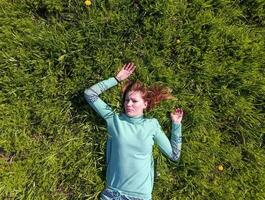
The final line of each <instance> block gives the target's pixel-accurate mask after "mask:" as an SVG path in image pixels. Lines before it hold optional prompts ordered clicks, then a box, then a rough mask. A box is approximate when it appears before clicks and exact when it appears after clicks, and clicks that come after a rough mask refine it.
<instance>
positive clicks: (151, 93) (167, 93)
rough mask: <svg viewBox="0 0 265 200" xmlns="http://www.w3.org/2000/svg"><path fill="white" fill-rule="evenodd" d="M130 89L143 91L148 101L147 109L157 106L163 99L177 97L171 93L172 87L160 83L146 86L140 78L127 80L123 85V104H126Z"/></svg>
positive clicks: (143, 96) (144, 98) (143, 95)
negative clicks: (133, 80)
mask: <svg viewBox="0 0 265 200" xmlns="http://www.w3.org/2000/svg"><path fill="white" fill-rule="evenodd" d="M130 91H139V92H141V94H142V98H143V100H144V101H147V108H146V110H147V111H150V110H151V109H152V108H154V107H155V106H157V105H158V104H159V103H160V102H161V101H162V100H166V99H175V97H174V96H172V95H171V91H172V90H171V89H169V88H168V87H165V86H162V85H160V84H158V83H154V84H152V85H151V86H149V87H146V86H145V85H144V84H143V83H142V82H141V81H139V80H137V81H135V82H132V81H130V80H127V81H126V82H125V83H124V85H123V86H122V105H124V101H125V97H126V94H127V93H128V92H130Z"/></svg>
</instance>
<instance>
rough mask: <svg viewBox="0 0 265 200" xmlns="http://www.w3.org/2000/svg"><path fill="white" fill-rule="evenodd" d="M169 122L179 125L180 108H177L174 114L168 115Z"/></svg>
mask: <svg viewBox="0 0 265 200" xmlns="http://www.w3.org/2000/svg"><path fill="white" fill-rule="evenodd" d="M170 116H171V120H172V121H173V122H175V123H177V124H181V120H182V117H183V110H182V109H181V108H177V109H176V110H175V111H174V112H171V113H170Z"/></svg>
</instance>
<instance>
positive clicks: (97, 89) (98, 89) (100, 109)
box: [84, 77, 118, 121]
mask: <svg viewBox="0 0 265 200" xmlns="http://www.w3.org/2000/svg"><path fill="white" fill-rule="evenodd" d="M117 83H118V82H117V80H116V79H115V78H114V77H112V78H109V79H107V80H104V81H101V82H99V83H96V84H95V85H93V86H91V87H90V88H88V89H86V90H85V92H84V95H85V99H86V101H87V102H88V103H89V105H90V106H91V107H92V108H93V109H94V110H95V111H96V112H97V113H98V114H99V115H100V116H101V117H102V118H103V119H105V120H106V121H107V120H108V119H109V118H110V117H111V116H113V111H112V109H111V108H110V107H109V106H108V105H107V104H106V103H105V102H104V101H103V100H102V99H101V98H99V95H100V94H101V93H102V92H104V91H105V90H107V89H109V88H111V87H113V86H115V85H117Z"/></svg>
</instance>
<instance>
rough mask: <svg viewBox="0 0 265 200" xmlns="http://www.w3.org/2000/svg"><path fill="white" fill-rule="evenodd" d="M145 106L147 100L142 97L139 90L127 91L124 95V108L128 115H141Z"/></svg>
mask: <svg viewBox="0 0 265 200" xmlns="http://www.w3.org/2000/svg"><path fill="white" fill-rule="evenodd" d="M146 107H147V102H146V101H144V99H143V98H142V94H141V92H140V91H129V92H127V94H126V96H125V101H124V110H125V113H126V114H127V115H128V116H130V117H137V116H141V115H143V112H144V109H145V108H146Z"/></svg>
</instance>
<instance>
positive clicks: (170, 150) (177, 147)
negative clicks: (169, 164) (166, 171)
mask: <svg viewBox="0 0 265 200" xmlns="http://www.w3.org/2000/svg"><path fill="white" fill-rule="evenodd" d="M182 117H183V110H182V109H180V108H177V109H176V111H175V112H172V113H171V119H172V129H171V139H170V141H169V139H168V137H167V136H166V135H165V133H164V132H163V130H162V128H161V126H160V124H159V122H158V121H157V120H156V125H157V128H158V129H157V131H156V134H155V136H154V140H155V142H156V143H157V144H158V147H159V148H160V150H161V151H162V152H163V153H164V154H166V155H167V156H168V157H169V158H170V159H172V160H174V161H175V160H177V159H178V158H179V157H180V152H181V144H182V137H181V136H182V131H181V120H182Z"/></svg>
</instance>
